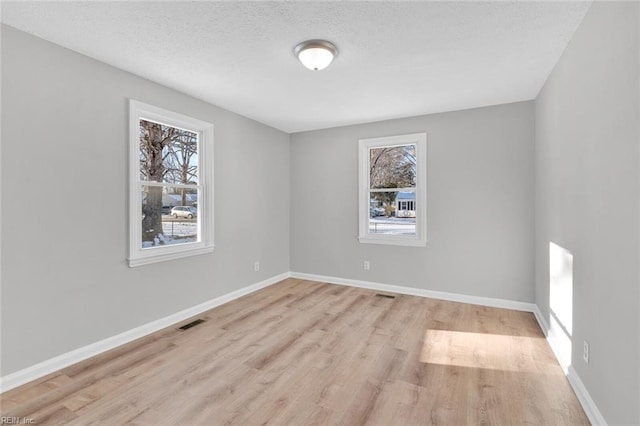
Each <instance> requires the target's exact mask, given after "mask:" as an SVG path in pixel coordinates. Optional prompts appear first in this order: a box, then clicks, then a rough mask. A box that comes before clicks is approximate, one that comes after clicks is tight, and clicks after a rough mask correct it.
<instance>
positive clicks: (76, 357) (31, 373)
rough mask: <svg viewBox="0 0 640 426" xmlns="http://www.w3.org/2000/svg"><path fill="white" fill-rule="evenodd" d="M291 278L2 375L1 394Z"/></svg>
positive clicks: (274, 280)
mask: <svg viewBox="0 0 640 426" xmlns="http://www.w3.org/2000/svg"><path fill="white" fill-rule="evenodd" d="M289 276H290V274H289V273H288V272H286V273H283V274H280V275H276V276H274V277H271V278H268V279H266V280H264V281H260V282H259V283H256V284H253V285H249V286H247V287H243V288H241V289H239V290H236V291H233V292H231V293H227V294H225V295H222V296H220V297H216V298H215V299H211V300H209V301H207V302H204V303H201V304H199V305H196V306H193V307H191V308H187V309H184V310H182V311H180V312H176V313H175V314H172V315H169V316H166V317H164V318H160V319H158V320H155V321H152V322H150V323H147V324H144V325H141V326H139V327H136V328H134V329H131V330H127V331H125V332H123V333H120V334H117V335H115V336H112V337H108V338H106V339H103V340H100V341H98V342H95V343H91V344H89V345H87V346H84V347H81V348H78V349H75V350H73V351H71V352H67V353H64V354H62V355H58V356H56V357H54V358H51V359H48V360H46V361H43V362H40V363H38V364H35V365H32V366H31V367H27V368H25V369H22V370H19V371H16V372H15V373H11V374H8V375H6V376H3V377H1V378H0V392H5V391H8V390H9V389H13V388H15V387H18V386H20V385H23V384H25V383H28V382H31V381H33V380H36V379H39V378H41V377H44V376H46V375H47V374H51V373H53V372H56V371H58V370H61V369H63V368H65V367H68V366H70V365H72V364H75V363H78V362H80V361H83V360H85V359H88V358H91V357H92V356H95V355H98V354H100V353H103V352H106V351H108V350H111V349H114V348H116V347H118V346H121V345H124V344H125V343H129V342H131V341H133V340H136V339H139V338H141V337H144V336H147V335H149V334H151V333H154V332H156V331H159V330H162V329H163V328H166V327H169V326H171V325H174V324H176V323H179V322H180V321H184V320H186V319H188V318H191V317H193V316H196V315H199V314H201V313H202V312H206V311H208V310H209V309H213V308H215V307H216V306H219V305H222V304H223V303H227V302H230V301H231V300H234V299H237V298H239V297H242V296H244V295H247V294H249V293H253V292H254V291H257V290H260V289H262V288H265V287H268V286H270V285H272V284H275V283H277V282H279V281H282V280H284V279H286V278H289Z"/></svg>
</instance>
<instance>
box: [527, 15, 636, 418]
mask: <svg viewBox="0 0 640 426" xmlns="http://www.w3.org/2000/svg"><path fill="white" fill-rule="evenodd" d="M637 9H638V3H598V2H596V3H594V4H593V6H592V7H591V9H590V11H589V12H588V14H587V15H586V17H585V18H584V20H583V22H582V25H581V26H580V27H579V28H578V30H577V32H576V33H575V35H574V37H573V39H572V41H571V43H570V45H569V46H568V48H567V49H566V51H565V52H564V54H563V56H562V58H561V59H560V62H559V63H558V64H557V66H556V67H555V69H554V71H553V73H552V74H551V76H550V77H549V79H548V81H547V82H546V84H545V86H544V88H543V90H542V91H541V93H540V94H539V96H538V98H537V99H536V154H535V158H536V274H535V282H536V303H537V305H538V306H539V307H540V309H541V311H542V312H543V314H544V315H545V316H546V317H547V319H548V315H549V261H548V256H549V252H548V244H549V241H553V242H555V243H557V244H559V245H561V246H563V247H565V248H567V249H569V250H570V251H571V252H572V253H573V256H574V281H573V291H574V295H573V303H574V313H573V330H574V331H573V354H572V364H573V365H574V368H575V370H576V371H577V373H578V375H579V376H580V378H581V379H582V381H583V382H584V384H585V385H586V387H587V389H588V391H589V393H590V395H591V397H592V398H593V399H594V401H595V402H596V404H597V406H598V407H599V409H600V411H601V412H602V414H603V415H604V416H605V418H606V420H607V421H608V422H609V423H610V424H638V423H640V413H638V405H637V404H638V401H639V399H638V398H639V395H638V394H639V392H638V386H639V383H640V382H639V380H638V377H639V376H638V360H639V359H640V350H639V343H638V339H639V336H640V328H639V327H638V311H639V304H638V300H639V295H638V287H639V275H638V256H639V251H638V241H639V239H638V235H639V218H640V215H639V214H640V211H639V209H638V200H639V195H638V194H639V190H640V188H639V177H640V176H639V170H640V168H639V166H640V163H639V154H640V153H639V149H638V144H639V143H640V133H639V127H638V126H639V121H638V114H639V109H638V102H639V99H640V98H639V96H638V95H639V93H640V92H639V90H640V87H639V75H640V69H639V67H638V55H639V53H640V52H639V50H638V48H639V46H638V23H639V19H638V16H639V15H638V10H637ZM584 339H586V340H587V341H589V343H590V345H591V351H590V352H591V356H590V358H591V361H590V364H588V365H587V364H585V363H584V362H583V361H582V342H583V340H584Z"/></svg>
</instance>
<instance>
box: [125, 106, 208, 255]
mask: <svg viewBox="0 0 640 426" xmlns="http://www.w3.org/2000/svg"><path fill="white" fill-rule="evenodd" d="M141 119H145V120H149V121H154V122H158V123H162V124H166V125H168V126H172V127H178V128H181V129H185V130H189V131H191V132H194V133H198V184H199V185H201V186H202V190H201V191H199V193H198V210H199V211H198V221H200V227H199V228H200V229H199V234H200V235H199V237H200V238H199V239H200V241H198V242H195V243H186V244H176V245H169V246H164V247H150V248H146V249H144V250H143V249H142V247H141V243H142V241H141V235H142V199H141V198H140V187H141V185H143V184H144V182H143V181H141V180H140V127H139V126H140V120H141ZM214 247H215V245H214V239H213V124H211V123H207V122H205V121H202V120H198V119H195V118H192V117H189V116H186V115H183V114H179V113H177V112H173V111H169V110H166V109H163V108H159V107H156V106H154V105H149V104H146V103H144V102H140V101H137V100H134V99H130V100H129V257H128V259H127V260H128V263H129V267H136V266H141V265H148V264H151V263H157V262H164V261H168V260H173V259H180V258H184V257H188V256H195V255H199V254H205V253H211V252H213V249H214Z"/></svg>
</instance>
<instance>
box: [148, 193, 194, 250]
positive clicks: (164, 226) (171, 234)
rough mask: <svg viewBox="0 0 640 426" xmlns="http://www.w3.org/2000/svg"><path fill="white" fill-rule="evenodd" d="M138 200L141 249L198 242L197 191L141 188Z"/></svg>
mask: <svg viewBox="0 0 640 426" xmlns="http://www.w3.org/2000/svg"><path fill="white" fill-rule="evenodd" d="M141 196H142V228H141V229H142V245H141V247H142V248H143V249H145V248H150V247H157V246H166V245H174V244H185V243H194V242H197V241H198V223H199V219H198V216H199V215H198V213H199V212H198V193H197V189H195V188H194V189H191V188H172V187H168V186H148V185H143V186H142V191H141ZM183 200H185V203H183Z"/></svg>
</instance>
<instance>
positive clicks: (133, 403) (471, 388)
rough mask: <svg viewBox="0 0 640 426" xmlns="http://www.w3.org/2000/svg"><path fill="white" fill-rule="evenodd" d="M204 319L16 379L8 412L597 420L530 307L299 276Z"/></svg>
mask: <svg viewBox="0 0 640 426" xmlns="http://www.w3.org/2000/svg"><path fill="white" fill-rule="evenodd" d="M198 318H203V319H205V320H206V322H204V323H202V324H200V325H198V326H196V327H193V328H191V329H189V330H187V331H177V330H176V328H175V327H172V328H169V329H165V330H162V331H160V332H158V333H155V334H153V335H151V336H148V337H145V338H143V339H140V340H138V341H135V342H132V343H130V344H128V345H125V346H122V347H120V348H117V349H114V350H112V351H110V352H107V353H105V354H102V355H99V356H97V357H94V358H92V359H90V360H87V361H84V362H81V363H79V364H76V365H74V366H71V367H68V368H65V369H63V370H61V371H59V372H57V373H54V374H51V375H49V376H47V377H44V378H42V379H40V380H37V381H35V382H33V383H29V384H27V385H24V386H21V387H19V388H16V389H13V390H11V391H8V392H6V393H4V394H3V395H2V396H1V398H2V401H1V403H2V407H1V410H2V415H3V416H19V417H27V418H31V419H33V421H34V422H35V423H36V424H39V425H41V424H72V425H94V424H95V425H120V424H136V425H198V424H202V425H218V424H220V425H222V424H238V425H254V424H256V425H257V424H264V423H269V424H275V425H286V424H290V425H312V424H343V425H358V424H376V425H394V426H395V425H427V424H438V425H465V424H472V425H478V424H484V425H488V424H493V425H506V424H525V423H526V424H535V425H560V424H566V425H577V424H589V422H588V419H587V418H586V416H585V414H584V412H583V410H582V408H581V407H580V404H579V403H578V400H577V399H576V397H575V395H574V393H573V391H572V390H571V387H570V385H569V383H568V382H567V379H566V378H565V376H564V375H563V373H562V370H561V368H560V366H559V365H558V363H557V361H556V360H555V358H554V356H553V354H552V352H551V349H550V348H549V346H548V344H547V342H546V340H545V339H544V336H543V334H542V332H541V331H540V329H539V327H538V325H537V323H536V321H535V318H534V317H533V315H532V314H530V313H525V312H517V311H510V310H505V309H495V308H487V307H482V306H476V305H468V304H461V303H455V302H446V301H441V300H434V299H425V298H421V297H416V296H406V295H399V294H396V295H395V299H390V298H383V297H379V296H376V292H375V291H371V290H364V289H358V288H351V287H344V286H337V285H330V284H324V283H317V282H310V281H302V280H296V279H288V280H285V281H283V282H281V283H278V284H276V285H273V286H271V287H268V288H266V289H263V290H260V291H258V292H255V293H252V294H250V295H247V296H245V297H242V298H240V299H237V300H235V301H232V302H230V303H227V304H225V305H223V306H220V307H218V308H215V309H213V310H211V311H209V312H206V313H205V314H202V315H200V316H199V317H198ZM186 322H189V321H185V323H186ZM179 325H181V324H179Z"/></svg>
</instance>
